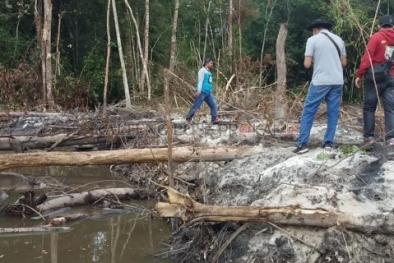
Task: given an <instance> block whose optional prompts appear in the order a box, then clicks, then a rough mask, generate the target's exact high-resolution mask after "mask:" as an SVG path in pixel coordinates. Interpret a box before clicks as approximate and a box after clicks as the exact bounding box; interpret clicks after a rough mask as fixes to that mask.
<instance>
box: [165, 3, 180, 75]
mask: <svg viewBox="0 0 394 263" xmlns="http://www.w3.org/2000/svg"><path fill="white" fill-rule="evenodd" d="M178 10H179V0H175V7H174V16H173V18H172V29H171V49H170V63H169V66H168V69H169V70H170V71H171V72H173V71H174V65H175V52H176V28H177V25H178Z"/></svg>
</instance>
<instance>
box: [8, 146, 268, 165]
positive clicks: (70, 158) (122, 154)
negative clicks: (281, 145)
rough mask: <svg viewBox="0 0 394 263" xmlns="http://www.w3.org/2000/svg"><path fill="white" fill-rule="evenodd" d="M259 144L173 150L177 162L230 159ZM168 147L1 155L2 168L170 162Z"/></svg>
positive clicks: (257, 149)
mask: <svg viewBox="0 0 394 263" xmlns="http://www.w3.org/2000/svg"><path fill="white" fill-rule="evenodd" d="M260 150H261V148H260V147H251V146H242V147H218V148H194V147H179V148H174V149H173V156H172V159H173V161H174V162H187V161H192V162H199V161H207V162H218V161H230V160H233V159H238V158H243V157H246V156H251V155H254V154H257V153H259V152H260ZM167 151H168V150H167V148H155V149H127V150H114V151H98V152H50V153H49V152H35V153H15V154H1V155H0V171H4V170H7V169H11V168H16V167H37V166H73V165H74V166H82V165H113V164H127V163H152V162H167V161H168V152H167Z"/></svg>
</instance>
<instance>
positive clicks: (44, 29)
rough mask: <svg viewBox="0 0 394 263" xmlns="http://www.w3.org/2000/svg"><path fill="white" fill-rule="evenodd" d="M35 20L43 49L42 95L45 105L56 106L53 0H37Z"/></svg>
mask: <svg viewBox="0 0 394 263" xmlns="http://www.w3.org/2000/svg"><path fill="white" fill-rule="evenodd" d="M34 3H35V6H34V7H35V8H34V22H35V26H36V31H37V39H38V46H39V47H40V50H41V56H42V58H41V75H42V76H41V77H42V97H43V101H44V104H45V105H48V106H49V107H50V108H53V107H54V106H55V100H54V98H53V93H52V85H53V82H52V61H51V59H52V54H51V27H52V0H44V2H43V1H42V0H35V2H34Z"/></svg>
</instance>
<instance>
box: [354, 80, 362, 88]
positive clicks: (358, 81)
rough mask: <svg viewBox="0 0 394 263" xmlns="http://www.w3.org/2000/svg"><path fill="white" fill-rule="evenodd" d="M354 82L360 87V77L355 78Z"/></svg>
mask: <svg viewBox="0 0 394 263" xmlns="http://www.w3.org/2000/svg"><path fill="white" fill-rule="evenodd" d="M354 84H356V87H357V88H360V87H361V78H356V80H355V81H354Z"/></svg>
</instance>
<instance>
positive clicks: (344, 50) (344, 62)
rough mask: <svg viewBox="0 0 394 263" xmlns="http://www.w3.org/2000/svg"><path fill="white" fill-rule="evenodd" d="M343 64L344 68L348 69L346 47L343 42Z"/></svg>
mask: <svg viewBox="0 0 394 263" xmlns="http://www.w3.org/2000/svg"><path fill="white" fill-rule="evenodd" d="M341 64H342V68H344V67H346V65H347V58H346V47H345V43H344V42H343V41H342V50H341Z"/></svg>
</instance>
